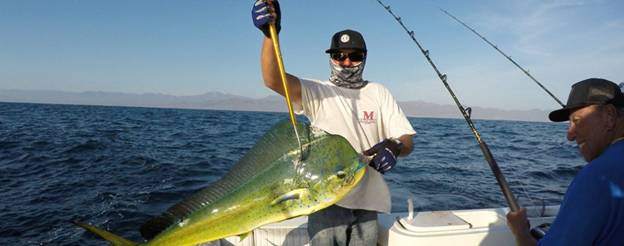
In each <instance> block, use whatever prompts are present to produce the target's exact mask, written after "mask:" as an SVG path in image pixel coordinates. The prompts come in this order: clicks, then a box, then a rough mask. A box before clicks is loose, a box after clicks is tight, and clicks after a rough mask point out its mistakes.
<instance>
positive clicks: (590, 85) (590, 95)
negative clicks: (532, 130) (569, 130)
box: [548, 78, 624, 122]
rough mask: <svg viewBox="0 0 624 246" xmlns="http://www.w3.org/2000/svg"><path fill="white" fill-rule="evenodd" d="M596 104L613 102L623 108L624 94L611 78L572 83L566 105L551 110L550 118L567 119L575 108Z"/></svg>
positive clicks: (554, 119) (553, 119) (557, 120)
mask: <svg viewBox="0 0 624 246" xmlns="http://www.w3.org/2000/svg"><path fill="white" fill-rule="evenodd" d="M596 104H613V105H615V106H616V107H617V108H622V107H624V95H622V91H621V89H620V87H619V86H618V85H617V84H615V83H613V82H611V81H609V80H606V79H597V78H591V79H586V80H583V81H580V82H577V83H576V84H573V85H572V90H571V91H570V96H568V102H567V103H566V106H565V107H563V108H562V109H558V110H555V111H552V112H550V114H549V115H548V118H550V120H551V121H554V122H561V121H567V120H568V119H569V117H570V113H571V112H572V111H574V110H575V109H579V108H582V107H585V106H589V105H596Z"/></svg>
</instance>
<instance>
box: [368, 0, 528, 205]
mask: <svg viewBox="0 0 624 246" xmlns="http://www.w3.org/2000/svg"><path fill="white" fill-rule="evenodd" d="M377 2H378V3H379V4H380V5H381V6H382V7H384V8H385V9H386V10H387V11H388V13H389V14H390V15H392V16H393V17H394V19H395V20H396V21H397V22H398V23H399V25H401V27H403V29H404V30H405V31H406V32H407V34H408V35H409V36H410V37H411V38H412V41H414V43H416V45H417V46H418V48H419V49H420V51H421V52H422V54H423V55H424V56H425V58H427V61H428V62H429V64H430V65H431V67H433V70H435V72H436V74H437V75H438V78H440V80H441V81H442V83H443V84H444V86H445V87H446V89H447V90H448V92H449V94H450V95H451V97H452V98H453V100H454V101H455V104H457V107H458V108H459V111H460V112H461V113H462V115H463V116H464V119H465V120H466V123H468V126H469V127H470V130H472V133H473V135H474V136H475V138H476V140H477V142H478V143H479V147H480V148H481V152H483V156H484V157H485V160H486V161H487V163H488V164H489V166H490V169H492V172H493V173H494V177H496V181H497V182H498V185H499V186H500V189H501V191H502V192H503V195H504V197H505V200H506V201H507V204H509V208H510V209H511V211H517V210H519V209H520V207H519V206H518V202H517V201H516V197H515V196H514V195H513V193H512V192H511V189H509V185H508V184H507V181H506V180H505V176H503V173H502V172H501V170H500V168H499V167H498V164H496V160H494V157H493V156H492V152H491V151H490V148H488V146H487V144H486V143H485V141H484V140H483V139H481V135H480V134H479V132H478V131H477V129H476V128H475V126H474V124H473V123H472V120H471V119H470V115H469V114H468V112H467V110H466V109H465V108H464V107H463V106H462V105H461V103H460V102H459V99H457V97H456V96H455V93H454V92H453V90H452V89H451V87H450V86H449V84H448V82H447V77H446V74H442V73H440V71H439V70H438V68H437V67H436V65H435V64H434V63H433V61H432V60H431V57H429V51H428V50H425V49H424V48H423V47H422V46H421V45H420V43H419V42H418V40H416V37H415V36H414V31H410V30H409V29H407V27H405V25H404V24H403V22H402V21H401V17H399V16H397V15H395V14H394V13H393V12H392V10H390V5H387V6H386V5H385V4H383V3H382V2H381V1H380V0H377Z"/></svg>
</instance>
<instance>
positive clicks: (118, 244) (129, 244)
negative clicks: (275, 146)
mask: <svg viewBox="0 0 624 246" xmlns="http://www.w3.org/2000/svg"><path fill="white" fill-rule="evenodd" d="M72 223H74V224H75V225H77V226H80V227H82V228H84V229H86V230H87V231H90V232H92V233H94V234H96V235H98V236H100V237H101V238H103V239H105V240H106V241H108V242H110V243H111V244H112V245H114V246H135V245H139V243H137V242H133V241H130V240H128V239H125V238H123V237H120V236H117V235H115V234H113V233H110V232H108V231H106V230H103V229H100V228H97V227H95V226H92V225H89V224H86V223H82V222H78V221H72Z"/></svg>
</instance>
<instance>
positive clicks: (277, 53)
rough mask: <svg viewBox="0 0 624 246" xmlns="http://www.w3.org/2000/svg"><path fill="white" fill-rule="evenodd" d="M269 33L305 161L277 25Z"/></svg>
mask: <svg viewBox="0 0 624 246" xmlns="http://www.w3.org/2000/svg"><path fill="white" fill-rule="evenodd" d="M269 32H270V33H271V41H273V51H274V52H275V59H276V60H277V67H278V68H279V72H280V78H281V79H282V86H283V87H284V98H286V105H288V114H289V115H290V123H291V124H292V126H293V130H295V136H296V137H297V142H298V143H299V150H300V151H301V155H300V160H302V159H303V145H302V144H301V138H299V132H298V131H297V118H296V117H295V113H294V111H293V107H292V101H291V100H290V93H289V92H288V83H287V80H286V69H284V62H283V60H282V52H281V51H280V46H279V37H278V36H277V29H276V28H275V23H270V24H269Z"/></svg>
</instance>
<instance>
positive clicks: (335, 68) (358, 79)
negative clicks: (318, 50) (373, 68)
mask: <svg viewBox="0 0 624 246" xmlns="http://www.w3.org/2000/svg"><path fill="white" fill-rule="evenodd" d="M365 63H366V61H365V60H364V61H362V62H361V63H360V64H358V65H357V66H353V67H342V66H340V65H338V64H334V63H333V62H332V61H331V59H330V60H329V67H330V68H331V75H329V81H331V82H332V83H334V84H335V85H337V86H340V87H344V88H349V89H360V88H362V87H364V86H365V85H366V84H367V83H368V81H366V80H363V79H362V72H363V71H364V64H365Z"/></svg>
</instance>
